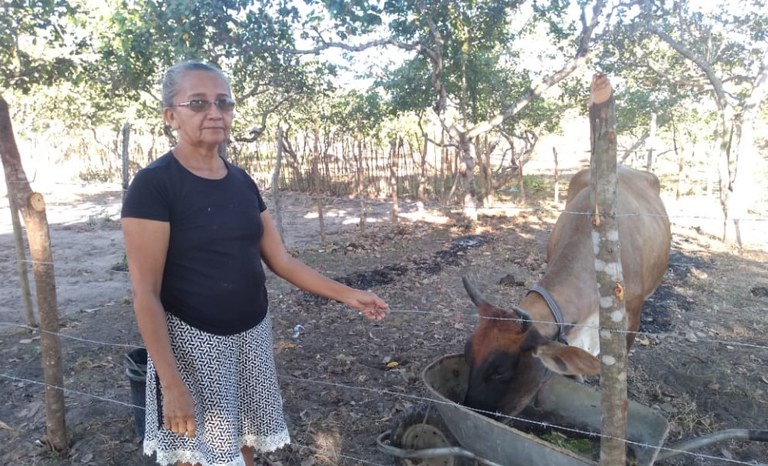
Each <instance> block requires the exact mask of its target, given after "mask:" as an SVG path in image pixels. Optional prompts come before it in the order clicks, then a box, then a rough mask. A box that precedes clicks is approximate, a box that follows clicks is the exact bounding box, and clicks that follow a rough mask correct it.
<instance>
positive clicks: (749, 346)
mask: <svg viewBox="0 0 768 466" xmlns="http://www.w3.org/2000/svg"><path fill="white" fill-rule="evenodd" d="M308 197H310V198H312V199H313V200H315V201H317V200H320V201H323V202H325V201H333V200H336V199H338V198H335V197H329V196H308ZM446 208H451V207H446ZM455 208H456V209H458V208H457V207H455ZM482 210H483V211H485V212H493V211H499V212H505V213H507V214H509V213H510V212H523V211H528V212H534V213H545V214H551V215H553V216H554V215H560V214H573V215H593V214H591V213H583V212H569V211H567V210H566V209H557V208H553V207H546V206H544V207H542V206H533V207H531V206H519V207H518V206H515V207H511V208H510V207H497V208H484V209H482ZM620 215H621V214H620ZM623 215H624V216H632V215H638V214H623ZM669 218H670V220H675V219H685V220H707V221H721V220H722V218H721V217H718V216H708V215H670V216H669ZM739 220H740V221H742V222H757V223H762V222H766V221H768V218H763V217H748V218H742V219H739ZM24 262H26V263H30V264H34V261H32V260H25V261H24ZM10 264H12V265H14V266H15V264H16V262H15V261H10ZM122 273H126V274H127V272H122ZM97 309H98V308H96V309H92V310H97ZM391 312H392V313H393V314H394V313H401V314H413V315H425V316H429V317H432V315H440V316H443V317H444V315H443V314H442V313H437V312H431V311H422V310H418V309H407V308H392V309H391ZM478 318H480V317H478ZM509 320H517V319H509ZM536 322H538V321H536ZM540 323H546V324H552V322H549V321H547V322H540ZM569 325H571V326H573V327H588V328H592V329H596V328H598V326H589V325H579V324H569ZM0 327H6V328H8V327H12V328H13V327H15V328H18V329H25V330H28V331H32V332H39V331H40V330H39V329H36V328H33V327H30V326H27V325H22V324H18V323H14V322H0ZM623 333H634V334H636V335H638V336H640V335H642V336H653V337H656V338H667V339H685V338H686V336H685V335H684V334H682V333H675V332H668V333H663V334H660V333H651V332H642V331H639V332H628V331H626V332H623ZM56 335H58V336H59V337H60V338H62V339H63V340H71V341H78V342H80V343H85V344H90V345H95V346H104V347H113V348H120V349H134V348H139V347H140V346H139V345H134V344H130V343H114V342H104V341H99V340H94V339H90V338H84V337H78V336H74V335H69V334H67V333H64V332H58V333H57V334H56ZM697 341H698V342H699V343H703V344H710V345H724V346H728V347H732V348H742V349H745V350H760V351H765V350H768V346H766V345H762V344H758V343H750V342H744V341H735V340H725V339H722V340H721V339H716V338H698V339H697ZM280 378H281V379H282V380H285V381H289V382H291V383H300V384H308V385H318V386H332V387H335V388H338V389H343V390H350V391H358V392H369V393H375V394H377V395H378V396H388V397H393V398H400V399H408V400H412V401H418V402H429V403H444V401H441V400H437V399H432V398H429V397H422V396H417V395H410V394H404V393H400V392H393V391H389V390H386V389H381V388H371V387H366V386H359V385H349V384H340V383H335V382H329V381H323V380H317V379H306V378H300V377H295V376H291V375H287V374H280ZM0 379H5V380H8V381H12V382H16V383H24V384H33V385H39V386H45V385H46V384H45V383H43V382H41V381H38V380H32V379H28V378H24V377H18V376H16V375H14V374H12V373H0ZM105 383H109V381H105ZM54 388H59V389H62V390H63V391H64V392H65V393H66V394H68V395H70V396H77V397H85V398H90V399H93V400H96V401H98V402H104V403H111V404H115V405H118V406H122V407H124V408H130V409H142V407H141V406H137V405H134V404H131V403H126V402H124V401H121V400H118V399H113V398H108V397H103V396H100V395H96V394H92V393H88V392H85V391H79V390H73V389H70V388H67V387H54ZM484 414H495V415H498V413H484ZM502 417H507V418H509V419H510V420H514V421H519V422H527V423H532V424H542V423H539V422H537V421H535V420H531V419H523V418H519V417H515V416H502ZM546 425H547V426H550V427H551V426H553V425H552V424H549V423H547V424H546ZM555 427H557V428H559V429H562V430H564V431H569V430H570V431H573V432H574V433H576V434H580V435H589V436H591V437H595V436H597V437H599V436H600V434H596V433H595V432H584V431H579V430H577V429H576V430H575V429H572V428H570V427H568V426H558V425H555ZM625 441H626V440H625ZM626 442H627V443H628V444H633V443H635V442H631V441H626ZM638 445H640V446H643V447H651V448H655V447H658V446H657V445H646V444H638ZM296 446H297V447H301V448H306V449H308V450H310V451H315V452H317V453H323V452H322V451H321V450H320V449H318V448H317V447H313V446H310V445H299V444H296ZM660 449H661V450H669V451H672V452H675V453H680V454H685V455H691V456H693V457H696V458H700V459H703V460H704V459H706V460H716V461H721V462H723V463H728V464H745V465H754V464H755V463H754V462H743V461H739V460H734V459H729V458H724V457H714V456H710V455H705V454H701V453H697V452H691V451H676V450H671V449H669V448H666V447H663V446H662V447H660ZM340 458H343V459H346V460H349V461H352V462H354V464H370V465H376V464H378V463H374V462H370V461H368V460H366V459H363V458H356V457H353V456H348V455H344V454H341V455H340Z"/></svg>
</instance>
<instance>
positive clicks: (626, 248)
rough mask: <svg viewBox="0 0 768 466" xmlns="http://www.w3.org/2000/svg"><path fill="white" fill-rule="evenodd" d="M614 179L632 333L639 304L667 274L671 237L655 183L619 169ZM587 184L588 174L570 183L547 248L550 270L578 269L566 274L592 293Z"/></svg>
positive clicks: (590, 213)
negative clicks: (574, 266) (570, 266)
mask: <svg viewBox="0 0 768 466" xmlns="http://www.w3.org/2000/svg"><path fill="white" fill-rule="evenodd" d="M617 175H618V189H617V206H616V211H617V219H618V224H619V239H620V244H621V262H622V269H623V274H624V286H625V297H626V302H625V307H626V308H627V312H628V314H629V316H628V317H629V325H628V327H629V329H630V330H632V331H634V330H637V327H638V326H639V314H640V311H641V310H642V305H643V301H644V300H645V298H646V297H648V296H649V295H650V294H651V293H653V291H654V290H655V289H656V287H657V286H658V285H659V284H660V283H661V279H662V277H663V276H664V272H665V271H666V269H667V262H668V260H669V248H670V243H671V235H670V228H669V219H668V217H667V213H666V209H665V208H664V204H663V202H662V200H661V197H660V196H659V192H660V185H659V180H658V178H657V177H656V176H655V175H654V174H652V173H649V172H645V171H639V170H634V169H632V168H628V167H619V170H618V172H617ZM589 182H590V170H589V169H586V170H582V171H580V172H578V173H577V174H576V175H574V176H573V178H571V181H570V184H569V187H568V200H567V202H566V207H565V212H564V213H563V214H562V215H561V216H560V218H559V219H558V222H557V224H556V225H555V228H554V230H553V232H552V235H551V236H550V241H549V244H548V248H547V249H548V251H547V252H548V262H549V264H550V265H552V264H563V263H565V262H568V263H572V264H573V263H577V264H579V266H578V267H579V269H578V270H569V271H568V272H567V273H571V274H572V273H576V274H580V275H581V274H583V277H582V281H581V282H582V284H583V285H584V286H585V287H586V288H587V289H588V290H589V289H595V288H592V287H591V286H590V285H589V284H588V283H594V284H595V286H596V283H595V278H594V249H593V242H592V232H593V230H594V227H593V226H592V219H593V217H594V213H595V206H594V205H593V202H594V201H592V200H591V199H590V197H591V196H590V189H589ZM562 256H567V259H568V260H567V261H565V260H562V259H561V260H558V259H559V258H560V257H562ZM563 266H564V265H561V266H560V267H563ZM590 277H592V278H591V279H590ZM584 280H587V281H584ZM553 286H557V285H556V284H553ZM574 293H576V294H579V293H580V291H577V290H574ZM583 301H586V300H583ZM582 312H584V313H589V312H591V310H590V309H584V310H582Z"/></svg>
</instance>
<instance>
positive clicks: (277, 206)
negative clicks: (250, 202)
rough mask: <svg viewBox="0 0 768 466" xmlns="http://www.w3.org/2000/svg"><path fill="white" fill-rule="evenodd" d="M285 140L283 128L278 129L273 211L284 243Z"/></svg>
mask: <svg viewBox="0 0 768 466" xmlns="http://www.w3.org/2000/svg"><path fill="white" fill-rule="evenodd" d="M283 138H284V135H283V128H277V134H276V136H275V139H277V141H275V144H276V146H277V147H276V149H277V154H276V155H275V169H274V171H272V204H273V209H272V210H273V211H274V212H275V223H276V224H277V231H278V233H280V239H281V240H283V242H284V241H285V234H284V232H283V214H282V212H281V208H280V169H281V168H282V165H283Z"/></svg>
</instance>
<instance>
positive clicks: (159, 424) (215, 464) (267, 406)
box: [144, 314, 290, 466]
mask: <svg viewBox="0 0 768 466" xmlns="http://www.w3.org/2000/svg"><path fill="white" fill-rule="evenodd" d="M167 321H168V332H169V334H170V339H171V347H172V349H173V352H174V354H175V356H176V364H177V366H178V368H179V372H180V373H181V376H182V379H183V380H184V382H185V383H186V384H187V387H189V388H190V392H191V393H192V398H193V399H194V401H195V423H196V430H197V433H196V435H195V437H194V438H188V437H184V436H181V435H177V434H175V433H173V432H171V431H170V430H166V429H165V428H164V427H163V420H162V412H161V411H162V406H158V404H159V403H158V401H159V400H160V399H161V397H160V396H158V395H159V390H160V387H159V383H158V379H157V373H156V372H155V367H154V364H153V363H152V360H151V358H150V359H149V361H148V362H147V391H146V433H145V436H144V453H145V454H146V455H152V454H153V453H155V454H156V455H157V462H158V463H159V464H175V463H176V462H177V461H180V462H186V463H192V464H196V463H199V464H200V465H202V466H241V465H243V459H242V455H241V453H240V448H241V447H243V446H248V447H252V448H253V449H254V450H256V451H261V452H268V451H274V450H276V449H278V448H280V447H282V446H283V445H286V444H288V443H290V437H289V435H288V429H287V427H286V424H285V419H284V417H283V402H282V398H281V396H280V389H279V386H278V384H277V374H276V372H275V362H274V358H273V356H272V319H271V317H270V315H269V314H267V316H266V317H265V318H264V320H263V321H262V322H261V323H260V324H259V325H257V326H256V327H254V328H252V329H250V330H247V331H245V332H243V333H238V334H236V335H227V336H220V335H212V334H210V333H206V332H203V331H201V330H198V329H196V328H194V327H192V326H190V325H188V324H186V323H184V322H182V321H181V320H180V319H178V318H177V317H174V316H172V315H170V314H167Z"/></svg>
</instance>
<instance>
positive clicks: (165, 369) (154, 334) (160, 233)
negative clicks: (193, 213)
mask: <svg viewBox="0 0 768 466" xmlns="http://www.w3.org/2000/svg"><path fill="white" fill-rule="evenodd" d="M122 227H123V236H124V238H125V253H126V256H127V260H128V270H129V272H130V276H131V287H132V290H133V308H134V311H135V313H136V323H137V325H138V327H139V332H141V337H142V339H143V340H144V345H145V346H146V347H147V352H148V353H149V354H150V355H151V357H152V362H153V364H154V366H155V370H156V371H157V375H158V378H159V379H160V385H161V389H162V393H163V407H162V414H161V413H158V414H159V415H162V417H163V423H164V425H165V428H166V429H169V430H172V431H173V432H176V433H177V434H182V435H183V434H185V433H188V434H189V435H191V436H193V435H194V434H195V420H194V419H195V418H194V404H193V402H192V397H191V395H190V394H189V390H188V389H187V386H186V385H185V384H184V381H183V380H182V379H181V375H180V374H179V371H178V368H177V366H176V358H175V357H174V355H173V351H172V350H171V342H170V338H169V336H168V324H167V322H166V320H165V310H164V309H163V305H162V303H161V302H160V289H161V287H162V283H163V270H164V268H165V257H166V254H167V253H168V240H169V238H170V232H171V228H170V224H169V223H168V222H160V221H155V220H145V219H139V218H127V217H126V218H123V219H122Z"/></svg>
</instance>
